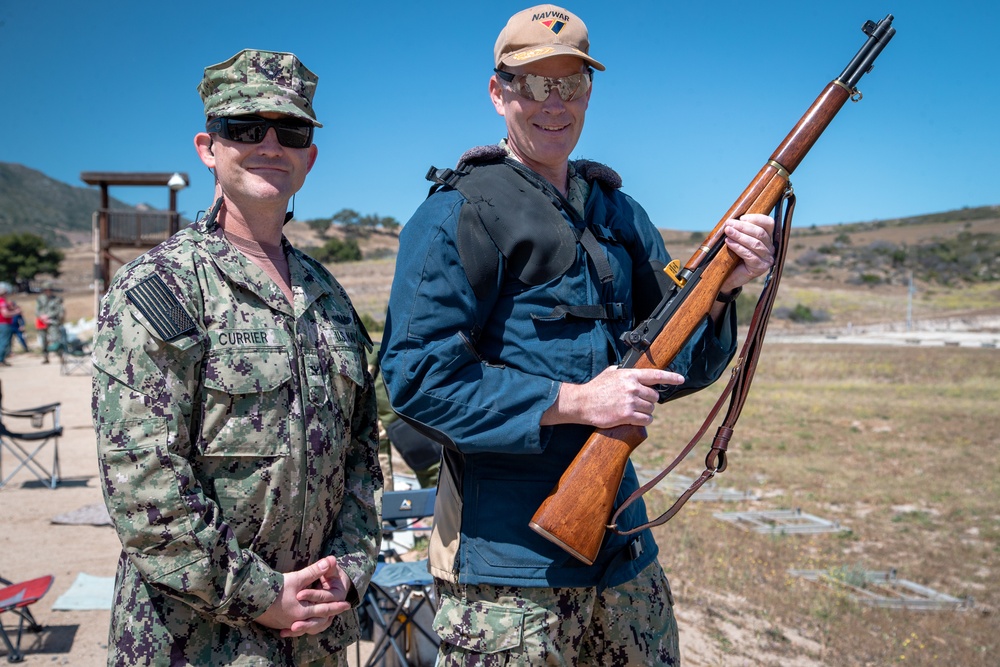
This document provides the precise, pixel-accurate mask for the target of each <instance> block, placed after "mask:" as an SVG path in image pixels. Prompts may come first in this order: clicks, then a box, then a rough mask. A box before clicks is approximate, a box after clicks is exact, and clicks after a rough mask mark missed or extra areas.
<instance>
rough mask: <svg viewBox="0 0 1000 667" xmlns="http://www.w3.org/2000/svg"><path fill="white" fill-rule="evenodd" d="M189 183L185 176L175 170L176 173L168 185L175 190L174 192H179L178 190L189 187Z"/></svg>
mask: <svg viewBox="0 0 1000 667" xmlns="http://www.w3.org/2000/svg"><path fill="white" fill-rule="evenodd" d="M187 184H188V182H187V180H185V178H184V177H183V176H181V175H180V174H178V173H177V172H174V175H173V176H171V177H170V180H168V181H167V187H168V188H170V189H171V190H173V191H174V192H177V191H178V190H183V189H184V188H186V187H187Z"/></svg>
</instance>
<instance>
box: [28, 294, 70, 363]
mask: <svg viewBox="0 0 1000 667" xmlns="http://www.w3.org/2000/svg"><path fill="white" fill-rule="evenodd" d="M65 319H66V307H65V306H64V305H63V299H62V297H61V296H59V295H58V294H56V290H55V285H53V284H52V282H51V281H48V282H46V283H45V285H44V289H43V290H42V293H41V294H39V295H38V298H37V299H35V328H36V329H38V333H40V334H41V336H42V355H43V358H42V363H43V364H47V363H49V351H50V348H51V347H52V346H53V345H54V346H55V349H56V350H58V352H59V358H60V359H61V358H62V353H63V344H64V342H65V339H66V336H65V330H64V329H63V321H64V320H65Z"/></svg>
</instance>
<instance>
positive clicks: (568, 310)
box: [381, 5, 773, 667]
mask: <svg viewBox="0 0 1000 667" xmlns="http://www.w3.org/2000/svg"><path fill="white" fill-rule="evenodd" d="M493 64H494V67H495V70H494V75H493V77H492V78H491V79H490V82H489V91H490V97H491V99H492V101H493V104H494V107H495V109H496V111H497V113H499V114H500V115H501V116H503V117H504V120H505V125H506V130H507V136H506V138H505V139H504V140H503V141H501V142H500V144H499V145H497V146H481V147H478V148H475V149H472V150H470V151H468V152H467V153H466V154H465V155H464V156H463V157H462V158H461V159H460V161H459V165H458V167H457V168H456V169H454V170H451V169H448V170H437V171H432V172H431V176H429V178H431V180H432V181H434V182H435V183H436V184H437V187H438V189H437V191H436V192H434V193H433V194H432V195H431V196H430V197H428V198H427V200H426V201H425V202H424V203H423V205H422V206H421V207H420V208H419V209H418V210H417V212H416V213H415V214H414V215H413V217H412V218H411V219H410V220H409V221H408V222H407V223H406V225H405V226H404V227H403V233H402V236H401V238H400V244H401V248H405V250H406V252H405V253H404V252H401V253H400V255H399V258H398V259H397V263H396V275H395V278H394V280H393V284H392V294H391V296H390V299H389V316H388V319H387V322H386V338H385V339H384V340H383V344H382V348H381V349H382V358H381V368H382V373H383V375H384V377H385V381H386V385H387V387H388V390H389V392H388V393H389V397H390V399H391V401H392V407H393V409H395V410H396V411H397V412H398V413H399V414H400V415H402V416H403V417H404V418H406V419H409V420H410V421H411V422H413V423H414V424H415V425H418V426H420V427H421V428H422V429H423V431H424V432H426V433H434V434H435V435H436V436H437V438H438V440H439V441H440V442H441V443H442V444H443V445H444V456H443V464H442V466H441V473H440V481H439V487H438V488H439V491H438V495H437V502H436V505H435V514H434V531H433V533H432V536H431V542H430V569H431V572H432V573H433V575H434V576H435V579H436V583H437V587H438V592H439V595H440V600H441V603H440V606H439V609H438V612H437V615H436V617H435V621H434V629H435V630H436V631H437V632H438V634H439V635H440V637H441V639H442V644H441V648H440V653H439V662H438V665H444V666H449V667H450V666H457V665H468V664H477V665H542V664H546V665H549V664H551V665H593V666H604V665H676V664H678V662H679V655H678V652H679V651H678V635H677V625H676V622H675V620H674V614H673V609H672V607H673V598H672V597H671V593H670V587H669V584H668V583H667V579H666V577H665V576H664V573H663V570H662V568H661V566H660V565H659V563H658V561H657V555H658V549H657V545H656V542H655V541H654V540H653V536H652V534H651V532H650V530H648V529H645V530H641V531H638V533H637V534H634V535H631V536H622V535H617V534H613V533H610V532H609V534H608V535H607V537H606V538H605V540H604V543H603V545H602V547H601V549H600V551H599V552H598V554H597V556H596V558H595V559H594V562H593V563H585V562H584V561H586V560H587V559H586V558H581V560H577V559H575V558H574V557H573V556H570V555H569V554H568V553H567V552H565V551H563V550H562V549H560V548H559V547H557V546H556V545H555V544H553V543H551V542H549V541H547V540H546V539H544V538H543V537H542V536H541V535H538V534H536V533H534V532H533V531H532V530H531V529H530V528H529V522H530V521H531V519H532V515H533V513H534V512H535V510H537V509H538V507H539V506H540V505H541V504H542V501H543V500H545V498H546V496H547V495H548V493H549V492H550V491H551V490H552V489H553V488H554V487H555V486H556V484H557V483H558V481H559V479H560V476H561V475H562V473H563V471H564V470H565V469H566V467H567V466H568V465H569V463H570V462H571V461H572V460H573V458H574V456H575V455H576V454H577V452H579V451H580V448H581V446H582V445H583V443H584V442H585V441H586V439H587V438H588V436H589V435H590V434H591V433H592V432H593V430H594V428H595V427H598V428H612V427H615V426H619V425H635V426H646V425H648V424H649V423H650V422H651V420H652V413H653V408H654V406H655V405H656V403H657V402H663V401H665V400H667V399H669V398H671V397H676V396H678V395H681V393H690V392H691V391H696V390H698V389H699V388H702V387H705V386H707V385H708V384H710V383H712V382H714V381H715V380H716V379H717V378H718V377H719V375H720V374H721V373H722V371H723V370H724V369H725V367H726V365H727V363H728V361H729V360H730V359H731V358H732V355H733V353H734V352H735V346H736V341H735V333H736V318H735V311H736V309H735V307H734V305H733V303H732V302H733V300H734V299H735V296H736V295H737V294H738V293H739V290H740V288H741V286H742V285H743V284H744V283H746V282H747V281H749V280H750V279H751V278H753V277H755V276H759V275H761V274H763V273H764V272H766V271H767V269H768V267H769V266H770V265H771V263H772V261H773V259H772V257H773V246H772V243H771V240H770V232H771V229H772V228H773V221H772V220H771V219H770V218H769V217H767V216H744V218H743V219H741V220H731V221H729V223H728V224H727V226H726V234H727V238H728V241H727V243H728V245H729V247H730V248H731V249H732V251H733V252H734V253H736V254H737V255H739V257H740V258H742V259H743V264H741V265H740V267H739V268H737V269H736V270H734V271H733V273H732V275H731V276H730V278H728V279H727V280H726V282H725V283H724V284H723V285H722V292H721V294H720V296H719V301H718V302H717V303H716V304H715V305H714V307H713V309H712V312H711V316H710V319H709V320H708V321H706V322H704V323H702V324H701V325H700V326H699V328H698V329H696V330H695V332H694V334H693V335H692V336H691V339H690V341H689V342H688V343H687V345H686V346H685V347H684V349H683V350H682V351H681V353H680V354H678V355H677V357H676V359H675V361H674V363H673V364H672V366H671V372H668V371H664V370H658V369H636V368H619V366H618V364H619V362H621V360H622V358H623V357H624V355H625V353H626V352H627V347H626V345H625V343H624V342H623V341H622V338H621V336H622V334H624V333H627V332H628V331H630V330H631V329H632V328H633V327H634V326H637V325H638V324H639V323H640V322H642V321H643V319H644V318H646V317H647V316H648V315H649V314H650V312H651V311H652V309H653V308H654V307H655V306H656V305H657V303H658V302H659V300H660V294H662V291H661V288H660V280H658V279H657V276H659V278H661V279H663V280H666V276H664V274H663V272H662V268H663V267H664V266H665V265H666V264H667V263H668V262H669V261H670V257H669V255H668V254H667V251H666V249H665V248H664V245H663V240H662V238H661V237H660V234H659V233H658V231H657V229H656V228H655V227H654V226H653V223H652V222H651V221H650V220H649V217H648V216H647V215H646V212H645V211H644V210H643V209H642V207H641V206H639V204H638V203H636V202H635V200H633V199H632V198H631V197H629V196H627V195H625V194H624V193H622V191H621V179H620V178H619V176H618V174H616V173H615V172H614V171H612V170H611V169H610V168H608V167H606V166H604V165H601V164H598V163H596V162H591V161H588V160H572V161H571V160H569V156H570V155H571V153H572V152H573V150H574V149H575V147H576V144H577V141H578V140H579V138H580V134H581V132H582V130H583V122H584V117H585V113H586V110H587V105H588V102H589V100H590V95H591V92H592V83H593V75H594V69H597V70H601V71H603V70H604V65H603V64H602V63H601V62H599V61H597V60H596V59H595V58H594V57H593V56H591V55H590V40H589V34H588V31H587V28H586V26H585V25H584V24H583V22H582V21H581V20H580V18H579V17H578V16H576V15H575V14H573V13H572V12H570V11H568V10H566V9H563V8H561V7H557V6H554V5H539V6H537V7H532V8H530V9H527V10H525V11H523V12H519V13H518V14H515V15H514V16H513V17H511V19H510V20H509V22H508V23H507V25H506V27H505V28H504V29H503V31H502V32H501V33H500V36H499V38H498V39H497V40H496V44H495V47H494V63H493ZM637 487H638V483H637V478H636V472H635V470H634V468H633V467H632V465H631V464H629V465H628V467H627V470H626V473H625V476H624V479H623V480H622V482H621V486H620V489H619V492H618V501H617V502H618V504H621V503H622V502H623V501H624V499H625V498H627V497H628V496H629V494H631V493H632V491H634V490H635V489H636V488H637ZM645 522H646V510H645V507H644V506H643V504H642V503H641V502H637V503H634V504H633V505H631V506H630V507H629V508H628V510H626V511H625V512H624V513H623V514H622V515H621V516H620V517H619V518H618V521H617V523H618V526H619V528H620V529H621V530H623V531H628V530H629V529H632V528H637V527H638V526H640V525H641V524H643V523H645Z"/></svg>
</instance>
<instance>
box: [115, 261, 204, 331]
mask: <svg viewBox="0 0 1000 667" xmlns="http://www.w3.org/2000/svg"><path fill="white" fill-rule="evenodd" d="M125 296H126V297H127V298H128V300H129V301H130V302H131V303H132V305H133V306H135V307H136V310H138V311H139V312H140V313H142V314H143V315H145V317H146V319H147V320H149V323H150V324H152V325H153V328H154V329H156V333H158V334H160V336H162V337H163V340H173V339H175V338H177V337H178V336H180V335H181V334H183V333H187V332H188V331H191V330H192V329H194V320H192V319H191V316H190V315H188V314H187V311H186V310H184V306H182V305H181V303H180V301H178V300H177V297H176V296H174V293H173V292H171V291H170V290H169V289H168V288H167V285H166V283H164V282H163V278H161V277H160V276H158V275H156V274H153V275H151V276H149V277H148V278H146V279H144V280H143V281H142V282H140V283H139V284H138V285H136V286H135V287H133V288H132V289H130V290H128V291H127V292H126V293H125Z"/></svg>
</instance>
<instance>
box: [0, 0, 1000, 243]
mask: <svg viewBox="0 0 1000 667" xmlns="http://www.w3.org/2000/svg"><path fill="white" fill-rule="evenodd" d="M527 6H528V4H527V3H525V2H523V1H521V2H508V1H506V0H491V1H489V2H478V1H475V0H464V1H455V2H451V1H448V2H435V1H433V0H425V1H424V2H412V1H408V2H392V1H383V2H379V3H372V4H368V3H357V2H352V3H345V2H339V1H333V0H326V1H325V2H315V3H313V2H297V3H274V2H257V1H245V2H229V3H204V2H197V3H196V2H189V1H188V0H174V1H173V2H157V3H152V2H137V1H136V0H129V1H123V0H95V1H93V2H78V1H74V2H70V1H68V0H55V1H54V2H24V1H23V0H17V1H15V0H0V61H2V62H3V63H6V64H5V66H4V69H5V72H4V76H3V79H4V81H5V85H4V102H5V103H4V104H2V105H0V119H2V121H3V123H2V126H3V138H2V142H0V160H2V161H5V162H15V163H20V164H24V165H26V166H28V167H31V168H34V169H37V170H39V171H42V172H44V173H45V174H47V175H48V176H51V177H53V178H55V179H58V180H60V181H64V182H66V183H69V184H71V185H77V186H82V185H84V184H83V183H82V182H81V181H80V178H79V176H80V173H81V172H83V171H166V172H170V171H183V172H187V173H188V174H189V176H190V177H191V180H192V185H191V187H190V188H188V189H186V190H184V191H182V192H181V193H180V195H179V200H178V202H179V208H180V210H181V211H182V212H183V213H184V214H185V215H187V216H191V217H193V216H194V215H195V214H196V213H197V212H198V211H199V210H200V209H204V208H206V207H207V206H209V205H210V204H211V201H210V200H211V196H212V178H211V175H210V174H209V173H208V171H207V170H206V169H205V168H204V167H203V166H202V165H201V163H200V162H199V161H198V159H197V157H196V155H195V152H194V149H193V147H192V137H193V135H194V134H195V133H196V132H198V131H199V130H200V129H201V128H203V127H204V125H203V123H204V115H203V110H202V106H201V101H200V99H199V98H198V94H197V92H196V90H195V88H196V86H197V84H198V82H199V80H200V79H201V75H202V71H203V68H204V67H205V66H206V65H209V64H212V63H216V62H219V61H222V60H225V59H226V58H228V57H229V56H231V55H232V54H234V53H236V52H237V51H239V50H240V49H242V48H247V47H250V48H261V49H272V50H282V51H292V52H294V53H296V54H297V55H298V56H299V57H300V58H301V59H302V60H303V61H304V62H305V64H306V65H307V66H308V67H309V68H310V69H312V70H313V71H315V72H316V73H317V74H318V75H319V77H320V82H319V87H318V89H317V95H316V100H315V107H316V109H317V112H318V115H319V118H320V120H321V121H322V122H323V123H324V127H323V128H322V129H320V130H318V131H317V134H316V143H317V145H318V146H319V149H320V152H319V160H318V162H317V165H316V167H315V169H314V170H313V172H312V173H311V175H310V177H309V180H308V181H307V183H306V186H305V187H304V188H303V190H302V191H301V192H300V193H299V195H298V197H297V199H296V204H295V209H296V210H295V212H296V217H297V218H299V219H305V218H312V217H320V216H329V215H331V214H333V213H334V212H336V211H338V210H340V209H342V208H353V209H355V210H357V211H359V212H361V213H377V214H379V215H389V216H393V217H395V218H397V219H398V220H400V222H405V221H406V220H407V218H408V217H409V216H410V214H411V213H412V212H413V210H414V209H415V208H416V207H417V206H418V205H419V204H420V202H421V201H422V200H423V198H424V197H425V195H426V192H427V187H428V183H427V182H426V181H425V180H424V174H425V173H426V172H427V169H428V167H429V166H431V165H434V166H438V167H443V166H452V165H453V164H454V162H455V161H456V159H457V158H458V156H459V155H460V154H461V153H462V152H463V151H464V150H465V149H467V148H469V147H472V146H475V145H479V144H485V143H494V142H496V141H497V140H499V139H500V138H502V137H503V136H504V126H503V120H502V118H500V117H499V116H498V115H496V113H495V111H494V110H493V107H492V105H491V104H490V102H489V98H488V95H487V80H488V77H489V75H490V73H491V68H492V66H493V62H492V55H493V43H494V40H495V39H496V35H497V34H498V32H499V31H500V29H501V28H502V27H503V25H504V24H505V23H506V20H507V18H508V17H509V16H510V15H511V14H513V13H514V12H516V11H519V10H520V9H524V8H525V7H527ZM564 6H565V7H567V8H568V9H570V10H571V11H574V12H575V13H577V14H579V15H580V16H581V17H582V18H583V19H584V21H585V22H586V23H587V26H588V28H589V29H590V36H591V42H592V47H591V53H592V55H594V56H595V57H596V58H598V59H599V60H601V61H602V62H603V63H604V64H605V65H606V66H607V71H606V72H599V73H598V74H597V77H596V80H595V87H594V93H593V97H592V98H591V104H590V109H589V111H588V115H587V120H586V129H585V130H584V133H583V138H582V139H581V141H580V143H579V145H578V146H577V150H576V153H575V154H574V157H586V158H590V159H594V160H598V161H601V162H604V163H606V164H608V165H610V166H612V167H613V168H615V169H616V170H617V171H618V172H619V173H620V174H621V175H622V178H623V180H624V183H625V187H624V189H625V191H627V192H628V193H629V194H631V195H633V196H634V197H635V198H636V199H637V200H639V201H640V202H641V203H642V204H643V205H644V206H645V208H646V209H647V210H648V211H649V213H650V215H651V217H652V218H653V220H654V222H655V223H656V224H657V225H658V226H660V227H666V228H673V229H686V230H708V229H710V228H711V227H713V226H714V225H715V224H716V222H717V221H718V219H719V217H720V216H721V215H722V214H723V213H724V212H725V211H726V209H727V208H728V207H729V205H730V204H731V203H732V201H733V200H734V199H735V198H736V197H737V195H738V194H739V193H740V192H741V191H742V190H743V188H744V187H745V185H746V184H747V183H748V182H749V180H750V178H751V177H752V176H753V175H754V174H755V173H756V172H757V170H758V169H759V168H760V166H761V165H762V164H763V163H764V162H765V161H766V160H767V158H768V157H769V156H770V154H771V152H772V151H773V150H774V148H775V147H776V146H777V145H778V143H779V142H780V141H781V140H782V139H783V138H784V136H785V134H786V133H787V132H788V130H789V129H791V127H792V126H793V125H794V123H795V122H796V121H797V120H798V119H799V117H800V116H801V115H802V114H803V113H804V112H805V110H806V108H807V107H808V106H809V104H810V103H811V102H812V101H813V100H814V99H815V97H816V96H817V95H818V94H819V93H820V91H821V90H822V89H823V87H824V86H825V85H826V84H827V83H828V82H829V81H830V80H831V79H832V78H834V77H835V76H836V75H837V74H839V73H840V71H841V70H842V69H843V68H844V66H845V65H846V64H847V62H848V61H849V60H850V58H851V56H853V55H854V53H855V52H856V51H857V49H858V48H859V47H860V46H861V44H862V43H863V42H864V39H865V36H864V35H863V34H862V32H861V30H860V27H861V24H862V23H863V22H864V21H865V20H866V19H872V20H879V19H881V18H883V17H884V16H885V15H886V14H888V13H892V14H894V16H895V22H894V26H895V27H896V28H897V31H898V33H897V35H896V37H895V38H894V39H893V41H892V43H891V44H890V45H889V47H888V48H887V49H886V50H885V51H884V52H883V53H882V55H881V56H880V58H879V60H878V62H877V63H876V66H875V69H874V70H873V71H872V72H871V73H870V74H868V75H867V76H865V78H864V79H862V81H861V84H860V88H861V90H862V93H863V94H864V99H863V101H861V102H860V103H858V104H850V103H848V104H847V105H846V106H845V108H844V109H843V111H841V113H840V114H839V115H838V116H837V118H836V119H835V120H834V122H833V124H832V126H831V127H830V128H829V129H828V130H827V132H826V133H825V134H824V136H823V137H822V138H821V139H820V142H819V143H818V144H817V145H816V146H815V148H814V149H813V150H812V152H810V154H809V155H808V156H807V157H806V158H805V160H804V161H803V163H802V165H801V166H800V167H799V169H798V170H797V171H796V172H795V174H794V175H793V177H792V182H793V185H794V186H795V190H796V193H797V194H798V197H799V205H798V209H797V212H796V221H795V223H796V226H798V227H803V226H809V225H812V224H818V225H822V224H831V223H838V222H855V221H865V220H875V219H885V218H892V217H897V216H908V215H917V214H922V213H932V212H937V211H943V210H949V209H955V208H961V207H964V206H981V205H987V204H1000V169H998V166H997V159H998V158H997V156H998V152H1000V150H998V149H1000V122H998V116H1000V99H998V98H1000V85H998V83H1000V75H998V66H1000V46H998V44H1000V39H997V36H996V34H997V26H998V25H1000V9H998V6H1000V5H998V3H995V2H986V3H983V2H966V1H963V0H959V1H955V2H941V1H940V0H935V1H932V0H886V1H882V0H879V1H877V2H873V1H870V0H869V1H861V0H836V1H823V2H820V1H818V0H813V1H807V0H798V1H792V0H772V1H771V2H767V3H750V2H745V1H744V2H737V1H722V2H719V1H716V2H669V1H662V2H653V1H641V2H627V1H623V2H608V1H607V0H603V1H600V2H597V1H591V0H584V1H576V2H572V3H566V4H565V5H564ZM36 124H37V125H36ZM112 195H113V196H115V197H116V198H119V199H122V200H124V201H127V202H130V203H139V202H148V203H150V204H152V205H154V206H161V207H165V206H166V204H167V194H166V190H165V189H141V188H127V187H119V188H112Z"/></svg>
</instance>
